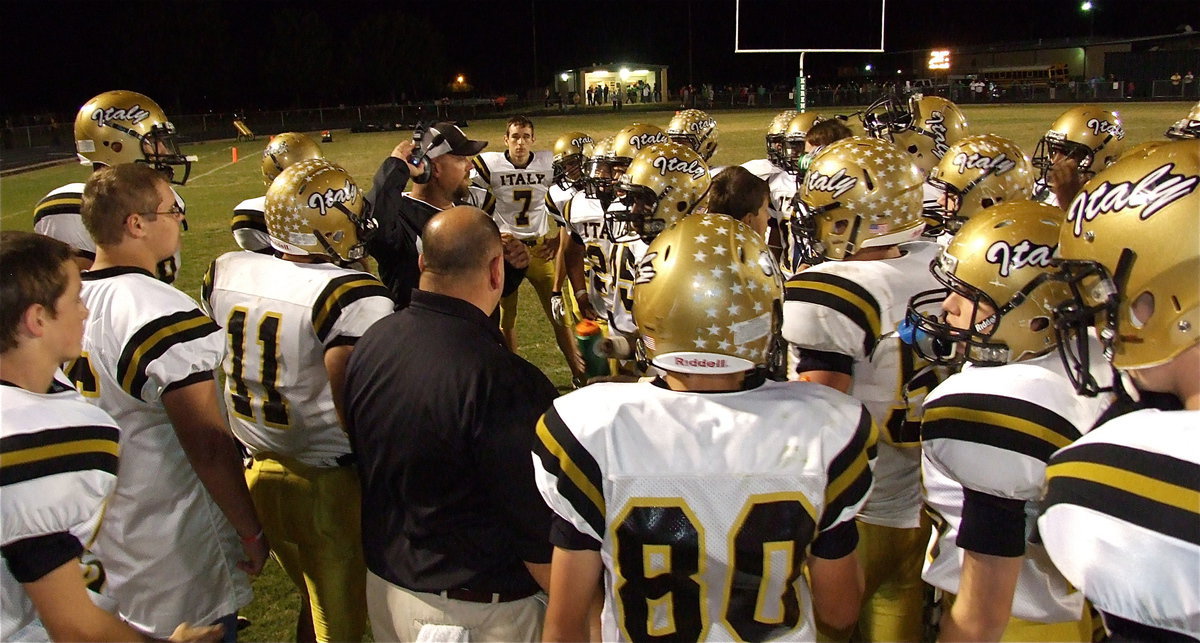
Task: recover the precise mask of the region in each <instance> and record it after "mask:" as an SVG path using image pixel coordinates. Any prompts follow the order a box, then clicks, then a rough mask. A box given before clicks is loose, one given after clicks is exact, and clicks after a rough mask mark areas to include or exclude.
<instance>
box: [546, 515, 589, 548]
mask: <svg viewBox="0 0 1200 643" xmlns="http://www.w3.org/2000/svg"><path fill="white" fill-rule="evenodd" d="M550 544H552V545H554V546H555V547H559V548H561V549H570V550H572V551H579V550H588V551H600V541H598V540H596V539H595V538H592V537H591V536H589V535H587V534H585V533H583V532H582V531H579V530H578V529H576V528H575V525H572V524H571V523H569V522H567V521H566V519H564V518H563V517H562V516H558V515H556V516H554V522H553V523H552V524H551V525H550Z"/></svg>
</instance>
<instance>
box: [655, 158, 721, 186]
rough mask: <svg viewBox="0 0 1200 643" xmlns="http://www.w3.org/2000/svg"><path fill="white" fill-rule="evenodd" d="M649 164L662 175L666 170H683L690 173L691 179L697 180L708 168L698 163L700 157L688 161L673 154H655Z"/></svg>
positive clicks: (706, 172) (702, 176)
mask: <svg viewBox="0 0 1200 643" xmlns="http://www.w3.org/2000/svg"><path fill="white" fill-rule="evenodd" d="M650 164H651V165H652V166H654V167H655V168H658V173H659V174H660V175H662V176H666V175H667V172H683V173H685V174H691V175H692V178H693V179H696V180H697V181H699V180H700V179H702V178H704V175H705V174H708V170H707V169H705V167H704V165H703V164H701V163H700V159H692V160H691V161H690V162H689V161H684V160H683V159H679V158H676V157H674V156H656V157H655V158H654V160H653V161H651V162H650Z"/></svg>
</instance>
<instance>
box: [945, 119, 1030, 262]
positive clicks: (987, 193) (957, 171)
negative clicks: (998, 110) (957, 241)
mask: <svg viewBox="0 0 1200 643" xmlns="http://www.w3.org/2000/svg"><path fill="white" fill-rule="evenodd" d="M1033 181H1034V176H1033V165H1032V164H1031V163H1030V162H1029V157H1028V156H1026V155H1025V153H1024V152H1022V151H1021V148H1020V147H1018V146H1017V144H1016V143H1014V142H1012V141H1011V140H1009V139H1007V138H1004V137H1002V136H996V135H995V134H978V135H975V136H968V137H966V138H963V139H961V140H960V141H958V142H957V143H955V144H953V145H951V146H950V148H949V149H948V150H947V151H946V154H945V156H943V157H942V160H941V161H938V164H937V165H935V166H934V167H933V169H932V170H930V171H929V178H928V179H927V180H926V182H927V183H929V185H931V186H933V187H934V188H935V189H936V190H937V191H938V193H939V194H938V197H937V203H938V206H939V208H940V212H939V214H940V216H939V217H938V218H937V219H936V221H937V223H936V224H935V225H932V226H927V227H934V228H935V229H936V230H937V232H936V233H931V231H930V230H926V231H925V236H927V237H939V238H941V237H945V240H946V241H949V235H946V234H944V233H947V232H948V233H950V234H954V233H955V232H957V231H958V229H959V228H961V227H962V225H963V223H965V222H966V221H967V220H968V219H970V218H971V217H973V216H975V215H977V214H979V213H980V212H983V211H984V210H985V209H987V208H990V207H992V206H994V205H998V204H1000V203H1005V202H1009V201H1021V200H1026V199H1030V198H1032V197H1033Z"/></svg>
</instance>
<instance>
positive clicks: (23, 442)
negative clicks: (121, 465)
mask: <svg viewBox="0 0 1200 643" xmlns="http://www.w3.org/2000/svg"><path fill="white" fill-rule="evenodd" d="M119 439H120V431H118V430H117V428H116V427H114V426H99V425H94V426H71V427H62V428H55V429H44V430H41V431H37V432H35V433H24V434H20V435H13V436H9V437H6V438H4V439H2V440H0V486H7V485H10V484H17V483H20V482H26V481H29V480H34V479H37V478H43V477H46V476H52V475H55V474H59V473H67V472H71V471H87V470H90V469H96V470H100V471H104V472H106V473H109V474H111V475H114V476H115V475H117V455H118V452H119V443H118V440H119Z"/></svg>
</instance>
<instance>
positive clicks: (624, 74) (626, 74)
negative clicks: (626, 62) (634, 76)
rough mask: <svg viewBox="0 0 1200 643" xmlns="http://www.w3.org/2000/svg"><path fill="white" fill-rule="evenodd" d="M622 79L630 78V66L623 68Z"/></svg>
mask: <svg viewBox="0 0 1200 643" xmlns="http://www.w3.org/2000/svg"><path fill="white" fill-rule="evenodd" d="M621 80H629V68H628V67H622V68H621Z"/></svg>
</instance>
